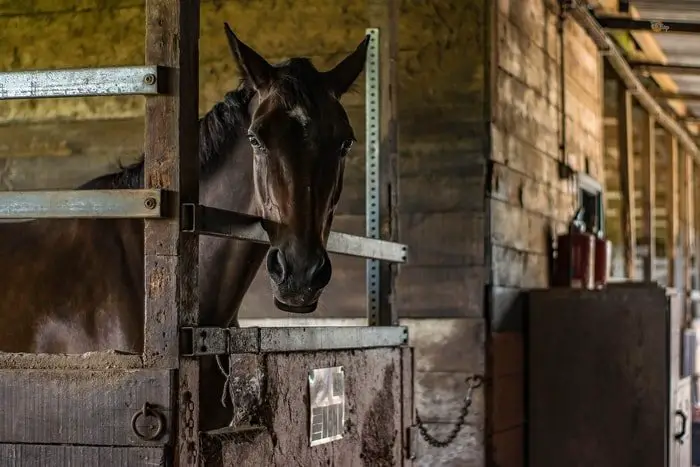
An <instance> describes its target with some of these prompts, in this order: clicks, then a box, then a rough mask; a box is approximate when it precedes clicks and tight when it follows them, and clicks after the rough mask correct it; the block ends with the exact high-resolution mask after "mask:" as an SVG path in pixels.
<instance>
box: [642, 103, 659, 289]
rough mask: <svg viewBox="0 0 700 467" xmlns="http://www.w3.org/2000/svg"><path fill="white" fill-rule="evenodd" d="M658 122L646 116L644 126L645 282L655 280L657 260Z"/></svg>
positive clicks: (643, 222)
mask: <svg viewBox="0 0 700 467" xmlns="http://www.w3.org/2000/svg"><path fill="white" fill-rule="evenodd" d="M655 127H656V120H655V119H654V117H653V116H652V115H645V118H644V123H643V125H642V140H643V143H644V145H643V150H642V191H643V195H642V212H643V216H642V225H643V229H642V237H643V238H645V239H646V242H647V248H648V249H647V254H646V256H645V257H644V280H646V281H651V280H653V278H654V260H655V259H656V227H655V220H656V210H655V207H656V131H655Z"/></svg>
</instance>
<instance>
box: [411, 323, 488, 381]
mask: <svg viewBox="0 0 700 467" xmlns="http://www.w3.org/2000/svg"><path fill="white" fill-rule="evenodd" d="M401 324H403V325H405V326H407V327H408V339H409V345H410V346H411V347H413V348H414V349H420V352H416V353H415V372H416V374H418V372H443V373H454V372H459V373H469V374H475V373H476V374H484V371H485V367H486V359H485V342H486V330H485V325H484V320H483V319H479V318H468V319H462V318H448V319H445V318H434V319H430V318H425V319H406V320H401Z"/></svg>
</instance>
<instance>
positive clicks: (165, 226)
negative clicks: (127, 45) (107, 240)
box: [144, 0, 200, 466]
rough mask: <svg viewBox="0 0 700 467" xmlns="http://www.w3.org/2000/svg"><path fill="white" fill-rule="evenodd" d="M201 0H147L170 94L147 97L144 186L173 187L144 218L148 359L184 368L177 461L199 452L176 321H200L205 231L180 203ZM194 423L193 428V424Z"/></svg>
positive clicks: (186, 182) (193, 394)
mask: <svg viewBox="0 0 700 467" xmlns="http://www.w3.org/2000/svg"><path fill="white" fill-rule="evenodd" d="M199 11H200V5H199V0H193V1H190V2H180V1H179V0H146V8H145V20H146V21H145V24H146V38H147V40H146V64H148V65H158V66H162V67H168V68H169V73H170V75H169V77H168V83H167V86H168V89H169V90H170V92H171V94H170V95H163V96H157V97H152V98H149V99H147V100H146V119H145V124H146V134H145V144H144V150H145V164H144V166H145V173H144V180H145V187H147V188H163V189H166V190H169V194H170V195H171V200H170V202H171V203H172V204H171V205H170V206H169V207H170V209H171V211H170V212H171V213H172V214H173V216H172V217H170V218H169V219H165V220H158V221H156V222H149V221H146V222H145V227H144V233H145V240H144V251H145V259H144V265H145V271H144V272H145V276H144V279H145V284H144V286H145V288H146V291H147V297H146V317H145V335H144V359H145V360H146V362H147V363H148V364H150V365H152V366H156V367H166V368H178V372H177V374H178V386H177V387H178V391H177V400H178V407H179V408H180V410H178V419H177V426H178V427H179V428H180V429H179V430H178V433H177V436H176V437H175V443H174V445H175V450H176V451H175V452H176V453H177V454H176V456H175V459H176V462H175V463H176V465H179V466H185V465H193V464H196V463H197V462H198V455H199V436H198V427H199V405H200V397H199V390H200V381H199V380H200V371H199V370H200V364H199V361H198V360H194V359H193V360H182V359H180V358H179V354H180V352H179V346H178V342H177V339H178V337H177V336H178V329H179V327H180V326H196V325H197V324H198V322H199V297H198V285H199V284H198V277H199V275H198V273H197V271H198V255H199V238H198V237H197V236H196V235H194V234H187V233H182V232H181V231H180V220H179V211H180V209H179V206H180V204H181V203H198V202H199V158H198V157H197V155H198V153H199V151H198V148H199V131H198V130H199V128H198V125H197V120H198V111H197V109H198V107H197V106H198V99H199V95H198V93H196V92H192V90H193V89H199V80H198V73H197V64H198V62H199V24H200V23H199ZM188 426H191V427H192V428H193V429H190V430H187V429H186V427H188Z"/></svg>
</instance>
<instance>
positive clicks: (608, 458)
mask: <svg viewBox="0 0 700 467" xmlns="http://www.w3.org/2000/svg"><path fill="white" fill-rule="evenodd" d="M528 305H529V306H528V308H529V311H528V313H529V334H528V336H529V337H528V339H529V344H528V347H529V349H530V351H529V354H528V357H527V358H528V368H529V383H528V386H529V390H528V394H529V401H528V406H529V410H528V426H529V439H530V444H529V459H528V460H529V462H530V463H531V464H532V465H538V466H543V467H544V466H560V465H567V466H571V467H579V466H581V467H583V466H591V465H596V466H600V467H606V466H619V465H635V466H649V467H651V466H659V465H666V462H667V457H666V456H667V450H666V447H667V433H668V422H669V419H668V418H667V417H668V412H667V407H668V405H669V402H670V400H669V399H670V397H669V381H670V378H672V377H674V375H677V371H678V369H677V368H676V369H675V371H674V369H673V368H672V367H671V366H670V365H671V361H673V359H672V358H669V352H672V349H673V348H674V347H675V346H674V345H673V343H672V339H671V334H672V332H673V330H672V329H671V328H670V327H669V325H668V322H669V313H670V310H669V308H670V307H669V303H668V298H667V297H666V293H665V290H664V289H663V288H660V287H658V286H656V285H643V284H634V285H630V286H608V288H607V289H605V290H603V291H582V290H573V289H552V290H547V291H536V292H531V293H530V297H529V304H528ZM671 322H674V319H671ZM678 325H680V323H678ZM552 349H556V352H552ZM630 395H633V396H632V397H630ZM593 406H595V410H591V407H593ZM610 413H614V414H615V416H614V417H610V416H609V415H608V414H610ZM583 445H585V446H593V447H595V448H591V449H585V450H582V449H580V446H583Z"/></svg>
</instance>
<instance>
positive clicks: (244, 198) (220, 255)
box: [199, 109, 269, 326]
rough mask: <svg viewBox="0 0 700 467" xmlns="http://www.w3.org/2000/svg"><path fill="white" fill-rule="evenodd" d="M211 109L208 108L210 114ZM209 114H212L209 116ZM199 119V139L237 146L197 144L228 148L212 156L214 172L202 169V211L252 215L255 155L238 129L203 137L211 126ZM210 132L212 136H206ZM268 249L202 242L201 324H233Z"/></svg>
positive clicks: (209, 239)
mask: <svg viewBox="0 0 700 467" xmlns="http://www.w3.org/2000/svg"><path fill="white" fill-rule="evenodd" d="M214 110H215V109H212V112H213V111H214ZM210 114H211V112H210ZM210 114H208V115H207V116H205V117H204V118H203V120H202V123H201V126H200V128H202V131H201V132H200V138H201V139H204V138H213V137H215V136H219V137H224V138H225V137H230V138H236V139H235V141H228V142H224V141H218V142H217V141H212V140H211V139H209V140H204V141H203V143H204V144H202V141H200V147H202V148H203V149H204V148H207V147H210V148H211V147H218V148H226V150H227V151H226V152H227V153H226V154H218V155H215V157H214V158H211V159H210V161H209V163H210V164H216V166H215V167H214V168H213V170H207V168H206V167H204V169H205V170H203V176H202V178H201V180H200V202H201V203H202V204H204V205H206V206H212V207H216V208H220V209H226V210H231V211H237V212H242V213H246V214H251V215H256V214H257V212H256V204H255V189H254V182H253V154H252V150H251V148H250V145H249V144H248V141H247V140H246V139H245V138H244V137H243V132H242V131H241V127H242V125H247V121H246V122H240V121H239V122H237V128H234V127H232V126H231V127H230V128H226V129H225V131H223V132H222V131H218V132H216V133H217V134H216V135H212V134H207V128H211V125H212V122H207V121H206V119H207V118H209V117H210ZM229 125H230V124H229ZM209 133H211V132H209ZM268 248H269V247H268V246H267V245H261V244H257V243H253V242H245V241H238V240H230V239H220V238H212V237H201V238H200V255H199V257H200V268H199V271H200V279H199V280H200V312H201V321H202V324H203V325H209V326H228V325H230V324H231V323H234V324H236V325H237V315H238V309H239V307H240V305H241V302H242V301H243V297H244V295H245V293H246V292H247V291H248V288H249V287H250V284H251V282H252V281H253V279H254V278H255V275H256V273H257V271H258V269H259V268H260V264H261V263H262V260H263V258H264V257H265V253H266V252H267V250H268Z"/></svg>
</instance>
